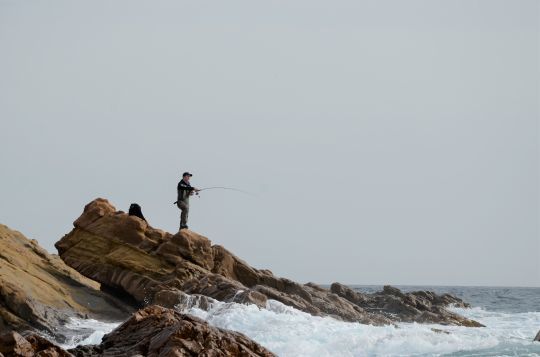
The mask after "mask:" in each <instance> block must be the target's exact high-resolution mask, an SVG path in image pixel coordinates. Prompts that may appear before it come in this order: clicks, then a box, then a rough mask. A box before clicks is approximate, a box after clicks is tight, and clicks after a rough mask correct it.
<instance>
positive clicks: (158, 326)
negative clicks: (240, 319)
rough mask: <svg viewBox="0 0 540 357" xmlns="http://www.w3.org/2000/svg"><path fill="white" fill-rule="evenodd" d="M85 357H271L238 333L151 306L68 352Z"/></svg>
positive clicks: (174, 311)
mask: <svg viewBox="0 0 540 357" xmlns="http://www.w3.org/2000/svg"><path fill="white" fill-rule="evenodd" d="M69 352H71V353H72V354H73V355H75V356H77V357H89V356H103V355H105V356H138V355H140V356H148V357H152V356H216V357H217V356H246V357H249V356H274V354H273V353H272V352H270V351H268V350H267V349H265V348H264V347H262V346H261V345H259V344H257V343H256V342H254V341H253V340H251V339H249V338H247V337H246V336H244V335H243V334H241V333H239V332H233V331H228V330H224V329H220V328H217V327H213V326H210V325H209V324H208V323H207V322H206V321H204V320H201V319H199V318H196V317H193V316H190V315H185V314H181V313H179V312H178V311H176V310H173V309H167V308H164V307H160V306H156V305H152V306H148V307H146V308H144V309H142V310H139V311H138V312H136V313H135V314H134V315H133V316H132V317H131V318H130V319H128V320H127V321H126V322H124V323H123V324H122V325H120V326H119V327H117V328H116V329H115V330H113V331H112V332H111V333H109V334H107V335H105V336H104V337H103V340H102V342H101V344H100V345H97V346H84V347H77V348H75V349H73V350H69Z"/></svg>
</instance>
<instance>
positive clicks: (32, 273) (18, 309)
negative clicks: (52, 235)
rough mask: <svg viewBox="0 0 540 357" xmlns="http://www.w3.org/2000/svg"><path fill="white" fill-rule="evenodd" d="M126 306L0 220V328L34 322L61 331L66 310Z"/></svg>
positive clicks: (119, 315) (121, 314)
mask: <svg viewBox="0 0 540 357" xmlns="http://www.w3.org/2000/svg"><path fill="white" fill-rule="evenodd" d="M131 311H133V309H129V308H128V307H125V306H124V304H122V303H121V302H119V301H118V300H116V299H115V298H113V297H111V296H108V295H107V294H104V293H103V292H101V291H100V290H99V284H98V283H96V282H95V281H91V280H89V279H87V278H85V277H84V276H82V275H81V274H80V273H78V272H77V271H75V270H74V269H72V268H70V267H68V266H67V265H66V264H65V263H64V262H63V261H62V260H61V259H60V258H59V257H58V256H56V255H51V254H49V253H48V252H47V251H45V250H44V249H43V248H41V247H40V246H39V245H38V244H37V242H36V241H35V240H30V239H28V238H26V237H24V236H23V235H22V234H21V233H19V232H17V231H13V230H11V229H9V228H8V227H7V226H4V225H0V331H2V332H4V331H10V330H14V331H24V330H28V329H32V328H37V329H40V330H46V331H47V332H49V333H50V334H53V335H60V336H59V337H61V334H62V331H61V329H58V327H59V326H60V325H62V324H63V322H65V321H66V320H67V319H68V318H69V316H79V317H83V316H86V315H87V316H89V317H96V318H100V319H107V320H110V319H111V318H112V319H124V318H126V317H127V316H128V315H129V312H131Z"/></svg>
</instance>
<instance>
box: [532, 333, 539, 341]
mask: <svg viewBox="0 0 540 357" xmlns="http://www.w3.org/2000/svg"><path fill="white" fill-rule="evenodd" d="M533 341H537V342H540V331H538V333H537V334H536V337H535V338H534V340H533Z"/></svg>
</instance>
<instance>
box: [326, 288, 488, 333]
mask: <svg viewBox="0 0 540 357" xmlns="http://www.w3.org/2000/svg"><path fill="white" fill-rule="evenodd" d="M330 290H331V291H332V292H334V293H335V294H337V295H339V296H342V297H343V298H345V299H347V300H349V301H351V302H352V303H354V304H356V305H358V306H360V307H361V308H363V309H364V310H367V311H378V312H379V313H380V314H382V315H384V316H387V317H388V318H389V319H392V320H395V321H400V322H424V323H439V324H443V325H462V326H470V327H481V326H483V325H482V324H480V323H478V322H476V321H473V320H469V319H466V318H464V317H463V316H460V315H458V314H456V313H453V312H451V311H448V310H447V309H445V307H447V306H450V305H451V306H456V307H469V304H467V303H465V302H464V301H463V300H461V299H459V298H457V297H455V296H452V295H450V294H442V295H438V294H435V293H433V292H430V291H413V292H410V293H404V292H402V291H401V290H399V289H397V288H395V287H392V286H389V285H387V286H385V287H384V288H383V290H382V291H380V292H376V293H374V294H363V293H359V292H356V291H354V290H352V289H351V288H349V287H347V286H345V285H343V284H339V283H334V284H332V285H331V287H330Z"/></svg>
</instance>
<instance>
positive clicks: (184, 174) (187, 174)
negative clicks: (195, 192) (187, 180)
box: [182, 171, 193, 177]
mask: <svg viewBox="0 0 540 357" xmlns="http://www.w3.org/2000/svg"><path fill="white" fill-rule="evenodd" d="M186 176H189V177H191V176H193V175H192V174H190V173H189V172H187V171H186V172H184V173H183V174H182V177H186Z"/></svg>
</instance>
